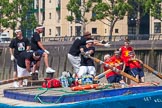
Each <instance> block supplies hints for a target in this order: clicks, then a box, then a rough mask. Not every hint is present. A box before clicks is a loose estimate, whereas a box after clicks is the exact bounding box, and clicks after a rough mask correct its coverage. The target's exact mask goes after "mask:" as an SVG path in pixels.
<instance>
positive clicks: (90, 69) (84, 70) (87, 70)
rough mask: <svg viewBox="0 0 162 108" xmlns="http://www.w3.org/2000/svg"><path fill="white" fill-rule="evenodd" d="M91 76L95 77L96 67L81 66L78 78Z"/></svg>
mask: <svg viewBox="0 0 162 108" xmlns="http://www.w3.org/2000/svg"><path fill="white" fill-rule="evenodd" d="M86 74H90V75H93V76H95V75H96V69H95V67H94V66H80V68H79V72H78V73H77V75H78V77H79V78H80V77H82V76H83V75H86Z"/></svg>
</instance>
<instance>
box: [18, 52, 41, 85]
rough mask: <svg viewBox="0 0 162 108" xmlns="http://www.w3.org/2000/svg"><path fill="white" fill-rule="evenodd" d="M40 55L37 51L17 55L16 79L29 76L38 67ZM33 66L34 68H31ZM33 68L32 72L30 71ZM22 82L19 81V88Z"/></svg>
mask: <svg viewBox="0 0 162 108" xmlns="http://www.w3.org/2000/svg"><path fill="white" fill-rule="evenodd" d="M41 55H42V54H41V53H40V52H38V51H35V52H33V51H30V52H29V51H28V52H26V51H24V52H22V53H20V54H19V57H18V59H17V72H18V77H23V76H30V74H31V73H32V71H33V72H34V71H35V70H36V69H37V68H38V65H39V62H38V61H39V60H40V58H41ZM34 65H35V66H34ZM33 66H34V67H33ZM32 68H33V70H31V69H32ZM22 83H23V81H22V80H20V81H19V87H22V86H23V85H22Z"/></svg>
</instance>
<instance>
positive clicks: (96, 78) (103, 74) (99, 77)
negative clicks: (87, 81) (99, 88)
mask: <svg viewBox="0 0 162 108" xmlns="http://www.w3.org/2000/svg"><path fill="white" fill-rule="evenodd" d="M111 71H112V70H111V69H108V70H106V71H104V72H103V73H101V74H99V75H97V76H95V78H94V80H99V79H101V78H103V77H104V76H105V75H106V74H108V73H109V72H111Z"/></svg>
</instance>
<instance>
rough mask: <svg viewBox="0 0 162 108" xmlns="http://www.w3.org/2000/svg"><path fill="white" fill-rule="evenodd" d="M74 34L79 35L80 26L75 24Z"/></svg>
mask: <svg viewBox="0 0 162 108" xmlns="http://www.w3.org/2000/svg"><path fill="white" fill-rule="evenodd" d="M75 35H76V36H81V26H75Z"/></svg>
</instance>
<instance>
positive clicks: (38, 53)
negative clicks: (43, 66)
mask: <svg viewBox="0 0 162 108" xmlns="http://www.w3.org/2000/svg"><path fill="white" fill-rule="evenodd" d="M33 56H34V57H38V58H40V57H41V56H42V53H41V52H39V51H35V52H33Z"/></svg>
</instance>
